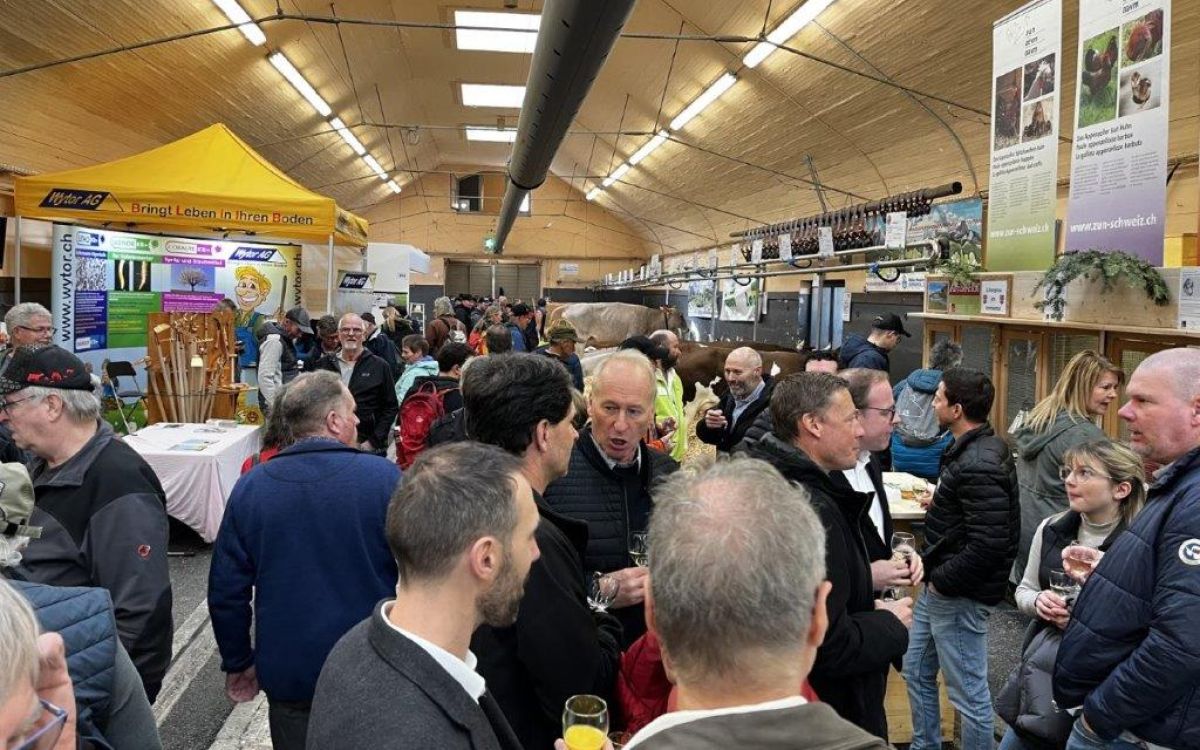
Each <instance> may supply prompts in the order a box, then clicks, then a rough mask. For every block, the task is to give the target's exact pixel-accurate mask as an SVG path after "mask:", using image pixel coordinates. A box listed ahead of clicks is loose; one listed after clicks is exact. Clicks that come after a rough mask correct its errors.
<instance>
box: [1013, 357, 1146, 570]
mask: <svg viewBox="0 0 1200 750" xmlns="http://www.w3.org/2000/svg"><path fill="white" fill-rule="evenodd" d="M1124 382H1125V373H1124V372H1123V371H1122V370H1121V368H1119V367H1117V366H1116V365H1114V364H1113V363H1112V362H1110V361H1109V360H1108V359H1106V358H1105V357H1103V356H1101V355H1100V354H1098V353H1096V352H1094V351H1092V350H1090V349H1085V350H1084V351H1081V352H1079V353H1078V354H1076V355H1075V356H1074V357H1072V358H1071V361H1070V362H1068V363H1067V366H1066V368H1065V369H1063V372H1062V375H1061V376H1059V378H1058V382H1057V383H1055V384H1054V390H1053V391H1051V393H1050V395H1049V396H1046V398H1044V399H1042V400H1041V401H1039V402H1038V403H1037V405H1036V406H1034V407H1033V408H1032V409H1030V411H1029V413H1028V414H1027V415H1026V416H1025V420H1024V422H1023V423H1022V424H1021V426H1020V427H1018V428H1017V429H1016V430H1014V431H1013V434H1012V441H1013V445H1014V446H1015V447H1016V451H1017V480H1018V482H1019V483H1020V488H1021V541H1020V545H1019V546H1018V548H1017V559H1016V562H1015V563H1014V564H1013V570H1012V574H1011V575H1010V576H1009V580H1010V581H1012V583H1013V584H1014V585H1015V584H1016V583H1017V582H1019V581H1020V580H1021V574H1022V572H1023V571H1024V570H1025V562H1026V560H1027V559H1028V558H1029V544H1030V541H1031V540H1032V539H1033V531H1034V529H1036V528H1037V527H1038V524H1040V523H1041V522H1042V521H1043V520H1044V519H1045V518H1046V517H1048V516H1052V515H1054V514H1055V513H1060V512H1062V511H1064V510H1066V509H1067V492H1066V489H1065V488H1064V486H1063V481H1062V479H1061V478H1059V476H1058V472H1059V468H1060V467H1062V465H1063V456H1064V455H1065V454H1066V452H1067V449H1068V448H1071V447H1072V446H1076V445H1079V444H1080V443H1086V442H1089V441H1093V440H1100V439H1103V438H1104V437H1105V435H1104V431H1103V430H1101V429H1100V427H1099V425H1098V422H1099V420H1100V417H1102V416H1104V413H1105V412H1107V411H1108V407H1109V404H1111V403H1112V402H1113V401H1114V400H1115V399H1116V398H1117V394H1118V391H1119V390H1120V387H1121V385H1122V384H1123V383H1124Z"/></svg>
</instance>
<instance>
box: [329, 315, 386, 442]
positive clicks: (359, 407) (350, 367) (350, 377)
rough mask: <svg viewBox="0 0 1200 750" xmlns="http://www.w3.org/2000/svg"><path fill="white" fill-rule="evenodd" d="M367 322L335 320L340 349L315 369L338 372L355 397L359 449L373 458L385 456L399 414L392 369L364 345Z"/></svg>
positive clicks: (356, 317) (350, 317)
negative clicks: (369, 453) (374, 456)
mask: <svg viewBox="0 0 1200 750" xmlns="http://www.w3.org/2000/svg"><path fill="white" fill-rule="evenodd" d="M366 334H367V326H366V323H365V322H363V319H362V316H360V315H356V314H355V313H347V314H345V315H343V316H342V318H341V320H339V321H338V341H339V342H341V345H342V348H341V349H339V350H338V352H337V353H336V354H326V355H325V356H324V357H321V359H320V360H319V361H318V362H317V369H318V370H328V371H330V372H334V373H337V374H338V375H339V376H340V377H341V379H342V383H343V384H345V386H346V387H347V388H349V389H350V393H351V395H353V396H354V415H355V416H357V417H358V441H359V445H358V447H359V448H361V449H362V450H365V451H370V452H371V453H374V454H375V455H378V456H382V455H386V454H387V449H388V439H389V438H390V437H391V433H392V424H393V423H394V422H395V421H396V415H397V414H399V413H400V404H399V402H398V401H397V400H396V386H395V380H394V378H393V377H392V368H391V367H389V366H388V363H387V362H386V361H384V359H383V358H382V357H379V356H377V355H375V354H372V353H371V352H369V351H368V350H367V348H366V346H365V343H364V342H365V340H366Z"/></svg>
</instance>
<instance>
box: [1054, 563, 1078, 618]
mask: <svg viewBox="0 0 1200 750" xmlns="http://www.w3.org/2000/svg"><path fill="white" fill-rule="evenodd" d="M1081 588H1082V587H1081V586H1080V585H1079V581H1076V580H1075V579H1074V578H1072V577H1071V576H1070V575H1068V574H1067V573H1066V572H1064V571H1061V570H1052V571H1050V590H1051V591H1053V592H1054V593H1056V594H1058V595H1059V596H1060V597H1062V600H1063V601H1064V602H1065V603H1066V605H1067V609H1071V607H1073V606H1075V599H1077V598H1078V597H1079V591H1080V589H1081Z"/></svg>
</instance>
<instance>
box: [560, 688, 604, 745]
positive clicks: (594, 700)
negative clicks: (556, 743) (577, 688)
mask: <svg viewBox="0 0 1200 750" xmlns="http://www.w3.org/2000/svg"><path fill="white" fill-rule="evenodd" d="M562 723H563V741H564V742H565V743H566V744H567V750H601V748H603V747H604V743H605V742H607V741H608V704H607V703H605V702H604V699H603V698H600V697H599V696H595V695H572V696H571V697H570V698H568V699H567V703H566V705H565V706H564V707H563V717H562Z"/></svg>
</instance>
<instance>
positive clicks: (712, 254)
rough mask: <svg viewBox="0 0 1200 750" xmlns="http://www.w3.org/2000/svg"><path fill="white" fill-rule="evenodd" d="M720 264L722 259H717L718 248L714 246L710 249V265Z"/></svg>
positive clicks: (713, 266) (710, 266)
mask: <svg viewBox="0 0 1200 750" xmlns="http://www.w3.org/2000/svg"><path fill="white" fill-rule="evenodd" d="M718 265H720V261H719V260H718V259H717V249H716V248H715V247H714V248H712V249H711V250H709V251H708V267H709V268H716V267H717V266H718Z"/></svg>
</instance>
